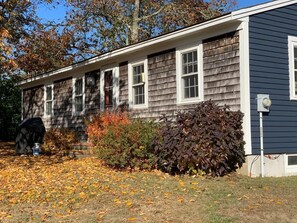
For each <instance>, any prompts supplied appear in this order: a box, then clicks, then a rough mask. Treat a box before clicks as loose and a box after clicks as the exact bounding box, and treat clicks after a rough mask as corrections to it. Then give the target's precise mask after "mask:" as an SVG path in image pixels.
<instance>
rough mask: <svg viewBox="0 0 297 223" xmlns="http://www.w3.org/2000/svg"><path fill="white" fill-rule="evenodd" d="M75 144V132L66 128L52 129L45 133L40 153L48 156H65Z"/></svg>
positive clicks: (76, 140)
mask: <svg viewBox="0 0 297 223" xmlns="http://www.w3.org/2000/svg"><path fill="white" fill-rule="evenodd" d="M77 142H78V139H77V136H76V134H75V132H73V131H71V130H69V129H67V128H52V129H49V130H48V131H47V132H46V133H45V136H44V143H43V145H42V151H43V152H44V153H45V154H48V155H58V156H67V155H69V154H70V152H71V151H72V150H73V144H74V143H77Z"/></svg>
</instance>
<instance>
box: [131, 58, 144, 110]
mask: <svg viewBox="0 0 297 223" xmlns="http://www.w3.org/2000/svg"><path fill="white" fill-rule="evenodd" d="M144 83H145V80H144V64H139V65H135V66H133V85H132V86H133V102H134V104H135V105H142V104H144V103H145V93H144Z"/></svg>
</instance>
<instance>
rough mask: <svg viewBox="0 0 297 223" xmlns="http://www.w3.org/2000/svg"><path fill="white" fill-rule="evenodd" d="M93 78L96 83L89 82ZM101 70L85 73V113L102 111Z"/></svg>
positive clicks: (90, 113)
mask: <svg viewBox="0 0 297 223" xmlns="http://www.w3.org/2000/svg"><path fill="white" fill-rule="evenodd" d="M88 78H92V79H93V80H94V83H88V81H87V80H88ZM99 89H100V70H96V71H92V72H88V73H86V75H85V111H86V112H85V113H86V115H92V114H96V113H98V112H99V111H100V90H99Z"/></svg>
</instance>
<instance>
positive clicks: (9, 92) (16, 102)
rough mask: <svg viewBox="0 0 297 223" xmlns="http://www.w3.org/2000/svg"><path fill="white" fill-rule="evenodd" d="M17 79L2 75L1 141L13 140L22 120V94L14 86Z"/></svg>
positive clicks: (0, 82) (0, 97)
mask: <svg viewBox="0 0 297 223" xmlns="http://www.w3.org/2000/svg"><path fill="white" fill-rule="evenodd" d="M15 78H16V77H9V76H8V75H0V140H1V139H2V140H3V139H5V140H11V139H13V138H14V137H15V130H16V126H17V124H18V123H19V122H20V120H21V117H20V116H21V93H20V90H19V89H18V88H16V87H15V86H14V83H15V80H14V79H15Z"/></svg>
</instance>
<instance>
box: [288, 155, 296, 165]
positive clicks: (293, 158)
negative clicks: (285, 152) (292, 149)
mask: <svg viewBox="0 0 297 223" xmlns="http://www.w3.org/2000/svg"><path fill="white" fill-rule="evenodd" d="M288 165H289V166H294V165H297V156H288Z"/></svg>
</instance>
